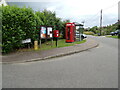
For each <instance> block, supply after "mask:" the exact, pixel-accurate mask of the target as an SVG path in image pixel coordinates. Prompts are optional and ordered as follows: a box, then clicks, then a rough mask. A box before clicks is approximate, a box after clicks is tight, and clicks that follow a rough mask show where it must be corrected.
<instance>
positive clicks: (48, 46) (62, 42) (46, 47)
mask: <svg viewBox="0 0 120 90" xmlns="http://www.w3.org/2000/svg"><path fill="white" fill-rule="evenodd" d="M84 42H86V40H83V41H76V42H73V43H65V39H60V40H58V46H57V48H60V47H68V46H73V45H76V44H81V43H84ZM53 48H56V41H53V44H52V42H51V41H49V42H46V43H44V44H42V45H41V48H40V49H39V50H49V49H53Z"/></svg>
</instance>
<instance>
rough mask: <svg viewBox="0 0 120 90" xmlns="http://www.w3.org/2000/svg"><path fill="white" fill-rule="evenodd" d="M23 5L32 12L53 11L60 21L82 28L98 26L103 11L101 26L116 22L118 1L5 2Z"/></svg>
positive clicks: (30, 0) (45, 0)
mask: <svg viewBox="0 0 120 90" xmlns="http://www.w3.org/2000/svg"><path fill="white" fill-rule="evenodd" d="M6 1H9V2H27V3H24V4H25V5H28V6H30V7H32V8H33V9H34V10H43V9H47V10H50V11H55V12H56V15H57V17H60V18H62V20H65V19H70V20H71V22H78V23H82V22H83V21H84V27H86V28H87V27H93V26H99V23H100V11H101V9H102V10H103V13H102V16H103V21H102V22H103V24H102V25H103V26H106V25H111V24H114V23H116V22H117V20H118V2H119V0H6Z"/></svg>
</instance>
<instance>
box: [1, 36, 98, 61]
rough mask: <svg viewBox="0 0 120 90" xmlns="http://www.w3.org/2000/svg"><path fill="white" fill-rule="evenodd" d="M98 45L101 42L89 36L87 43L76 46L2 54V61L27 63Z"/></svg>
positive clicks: (77, 51)
mask: <svg viewBox="0 0 120 90" xmlns="http://www.w3.org/2000/svg"><path fill="white" fill-rule="evenodd" d="M98 45H99V44H98V42H97V41H95V40H93V39H90V38H87V41H86V42H85V43H82V44H77V45H74V46H69V47H62V48H54V49H51V50H44V51H29V52H17V53H13V54H9V55H4V56H2V63H25V62H33V61H40V60H46V59H50V58H55V57H61V56H66V55H70V54H74V53H79V52H82V51H86V50H88V49H91V48H94V47H97V46H98Z"/></svg>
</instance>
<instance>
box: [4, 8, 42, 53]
mask: <svg viewBox="0 0 120 90" xmlns="http://www.w3.org/2000/svg"><path fill="white" fill-rule="evenodd" d="M40 23H42V22H41V21H40V20H39V19H38V17H37V16H36V15H35V14H34V12H33V10H32V9H31V8H26V7H23V8H19V7H17V6H3V7H2V52H3V53H9V52H11V51H14V50H16V49H18V48H20V47H22V46H23V44H22V43H21V41H22V40H25V39H27V38H31V39H32V40H35V39H37V38H38V32H37V31H36V30H33V26H36V25H37V24H40Z"/></svg>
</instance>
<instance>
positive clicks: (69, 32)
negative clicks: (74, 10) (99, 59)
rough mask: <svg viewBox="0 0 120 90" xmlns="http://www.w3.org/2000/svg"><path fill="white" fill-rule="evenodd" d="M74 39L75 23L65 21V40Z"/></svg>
mask: <svg viewBox="0 0 120 90" xmlns="http://www.w3.org/2000/svg"><path fill="white" fill-rule="evenodd" d="M74 41H75V25H74V23H66V42H68V43H71V42H74Z"/></svg>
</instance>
